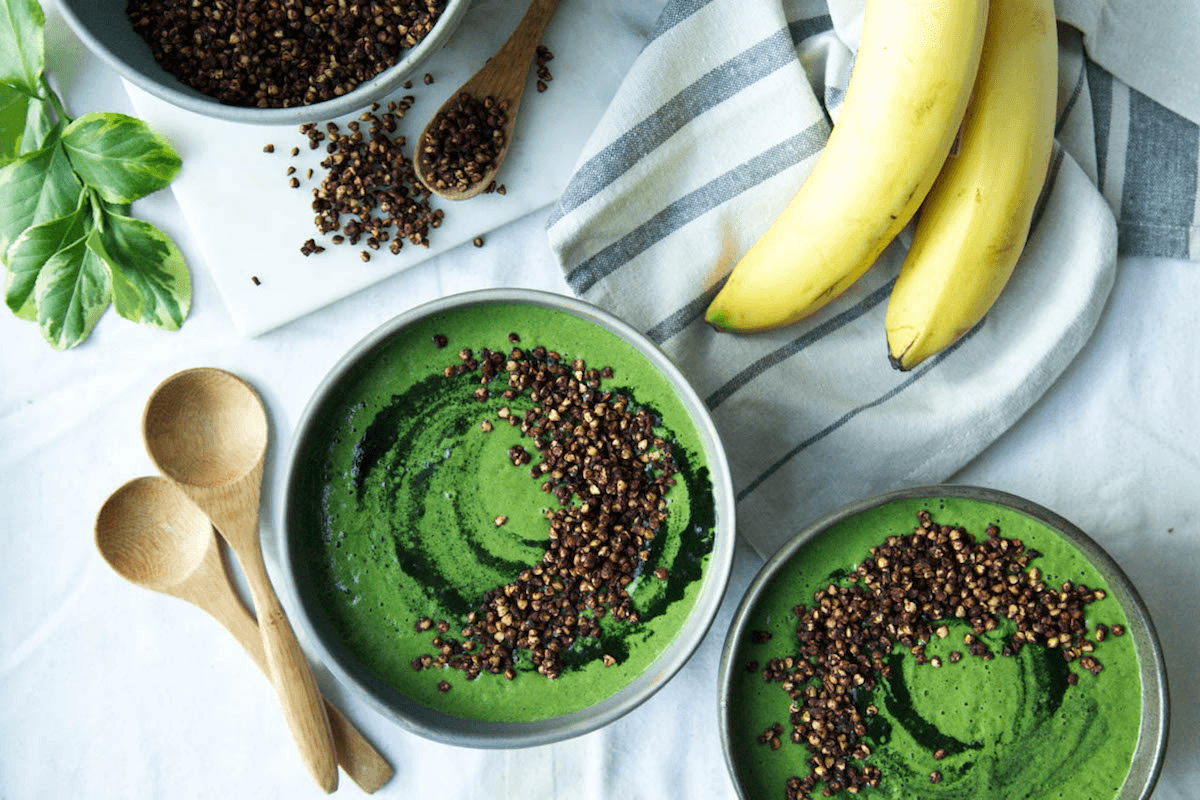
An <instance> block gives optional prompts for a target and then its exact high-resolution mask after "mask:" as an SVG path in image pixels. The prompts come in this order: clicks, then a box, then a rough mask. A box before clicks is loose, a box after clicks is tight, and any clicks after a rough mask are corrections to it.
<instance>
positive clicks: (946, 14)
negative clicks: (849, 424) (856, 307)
mask: <svg viewBox="0 0 1200 800" xmlns="http://www.w3.org/2000/svg"><path fill="white" fill-rule="evenodd" d="M987 7H988V2H987V0H867V5H866V14H865V17H864V19H863V32H862V39H861V43H860V45H859V49H858V55H857V56H856V57H855V63H854V70H853V72H852V73H851V75H850V84H849V86H848V87H847V88H846V97H845V101H844V104H843V106H842V109H841V113H840V114H839V116H838V120H837V124H836V125H834V128H833V132H832V133H831V134H830V137H829V141H828V142H827V143H826V146H825V149H824V150H823V151H822V152H821V155H820V156H819V157H818V159H817V163H816V165H814V167H813V171H812V172H811V173H810V174H809V175H808V177H807V178H806V179H805V181H804V183H803V184H802V185H801V187H800V189H799V191H798V192H797V194H796V196H795V197H794V198H793V199H792V201H791V202H790V203H789V204H788V206H787V208H785V209H784V211H783V213H782V214H781V215H780V216H779V218H778V219H777V220H776V221H775V222H774V223H773V224H772V225H771V227H770V228H769V229H768V230H767V231H766V233H764V234H763V235H762V237H761V238H759V240H758V241H757V242H756V243H755V244H754V245H753V247H751V248H750V250H749V251H748V252H747V253H746V254H745V255H744V256H743V257H742V259H741V260H740V261H738V263H737V264H736V265H734V268H733V271H732V272H731V273H730V274H729V278H728V279H727V280H726V282H725V285H724V286H723V287H722V288H721V290H720V292H718V293H717V296H716V297H715V298H714V299H713V302H712V304H711V305H710V306H709V308H708V311H707V313H706V315H705V318H706V319H707V320H708V322H709V323H710V324H712V325H713V326H714V327H716V328H718V329H722V330H731V331H754V330H761V329H764V328H773V327H777V326H780V325H787V324H790V323H792V322H795V321H796V320H799V319H801V318H803V317H805V316H808V315H809V314H811V313H812V312H814V311H816V310H817V309H819V308H820V307H822V306H823V305H825V303H827V302H829V301H830V300H832V299H833V298H834V297H836V296H837V295H839V294H840V293H841V292H842V291H844V290H845V289H846V288H847V287H849V286H850V285H851V284H852V283H854V281H856V280H857V279H858V278H859V276H861V275H862V274H863V273H864V272H866V270H867V268H868V267H870V266H871V264H872V263H873V262H874V261H875V259H876V258H877V257H878V256H879V254H880V253H881V252H882V251H883V249H884V248H885V247H887V245H888V243H889V242H891V240H892V239H893V238H894V237H895V236H896V234H897V233H898V232H899V231H900V229H901V228H903V227H904V226H905V225H906V224H907V223H908V221H909V220H910V219H911V218H912V215H913V214H914V212H915V211H916V209H917V207H918V206H919V205H920V204H921V201H922V200H923V199H924V197H925V194H926V193H927V192H928V191H929V187H930V186H931V185H932V184H933V181H934V178H936V177H937V174H938V171H939V170H940V169H941V167H942V164H943V163H944V162H945V159H946V154H947V153H948V152H949V150H950V145H951V144H952V143H953V141H954V137H955V135H956V134H957V132H958V127H959V124H960V123H961V121H962V118H963V113H964V112H965V110H966V107H967V101H968V99H969V98H970V94H971V86H972V84H973V83H974V80H975V72H976V69H977V68H978V64H979V56H980V51H981V49H982V47H983V38H984V29H985V26H986V23H987Z"/></svg>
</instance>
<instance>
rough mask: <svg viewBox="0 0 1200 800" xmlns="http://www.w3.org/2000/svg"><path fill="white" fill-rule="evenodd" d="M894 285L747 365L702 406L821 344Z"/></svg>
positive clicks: (723, 398) (712, 406)
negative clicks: (816, 344)
mask: <svg viewBox="0 0 1200 800" xmlns="http://www.w3.org/2000/svg"><path fill="white" fill-rule="evenodd" d="M895 282H896V281H895V279H892V280H890V281H888V282H887V283H885V284H884V285H883V286H880V287H879V288H878V289H876V290H875V291H873V292H871V293H870V294H869V295H867V296H866V297H864V298H863V299H862V300H861V301H859V302H857V303H855V304H854V305H853V306H851V307H850V308H848V309H846V310H845V311H843V312H841V313H840V314H838V315H837V316H834V317H830V318H829V319H828V320H826V321H825V322H823V323H821V324H820V325H817V326H816V327H814V328H812V329H810V330H807V331H805V332H804V334H803V335H801V336H800V337H798V338H796V339H793V340H792V341H790V342H788V343H787V344H785V345H784V346H783V347H780V348H778V349H776V350H775V351H774V352H771V353H768V354H767V355H765V356H763V357H762V358H760V359H758V360H757V361H755V362H754V363H753V364H751V365H749V366H748V367H746V368H745V369H743V370H742V371H741V372H739V373H738V374H737V375H734V376H733V378H732V379H730V380H728V381H726V383H725V385H724V386H721V387H720V388H718V389H717V390H716V391H715V392H713V393H712V394H710V395H709V396H708V397H706V398H705V400H704V402H705V404H706V405H707V406H708V408H709V410H710V411H711V410H715V409H716V408H717V406H719V405H721V404H722V403H724V402H725V401H726V400H728V399H729V398H730V397H732V396H733V395H734V394H735V393H736V392H737V391H738V390H739V389H741V388H742V387H744V386H746V385H747V384H749V383H750V382H751V381H753V380H754V379H755V378H757V377H758V376H759V375H762V374H763V373H765V372H767V371H769V370H770V369H771V368H772V367H774V366H775V365H776V364H778V363H780V362H782V361H786V360H787V359H789V358H791V357H792V356H794V355H796V354H797V353H799V352H800V351H802V350H804V349H805V348H806V347H808V346H809V345H811V344H814V343H815V342H818V341H820V340H821V339H823V338H825V337H826V336H828V335H829V334H830V333H833V332H834V331H836V330H837V329H838V328H841V327H843V326H845V325H849V324H850V323H851V322H853V321H854V320H856V319H858V318H859V317H861V316H863V315H864V314H866V313H867V312H868V311H870V310H871V309H872V308H875V306H877V305H879V304H880V303H882V302H883V301H885V300H887V299H888V297H889V296H890V295H891V292H892V284H894V283H895Z"/></svg>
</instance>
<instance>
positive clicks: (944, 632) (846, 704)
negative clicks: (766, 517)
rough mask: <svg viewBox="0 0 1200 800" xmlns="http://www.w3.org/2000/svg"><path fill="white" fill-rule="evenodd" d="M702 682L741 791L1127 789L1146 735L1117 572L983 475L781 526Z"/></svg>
mask: <svg viewBox="0 0 1200 800" xmlns="http://www.w3.org/2000/svg"><path fill="white" fill-rule="evenodd" d="M719 683H720V688H721V693H720V708H719V714H720V720H721V735H722V740H723V745H724V748H725V753H726V761H727V764H728V766H729V769H730V773H731V776H732V777H733V780H734V784H735V785H736V786H737V788H738V790H739V792H740V794H741V796H742V797H744V798H759V797H786V798H789V799H790V800H798V799H799V798H810V797H829V796H834V797H836V796H842V795H846V796H850V795H853V796H860V797H881V798H884V797H886V798H912V797H921V798H940V797H946V798H950V797H1004V798H1006V800H1017V799H1018V798H1028V800H1039V799H1042V798H1045V799H1046V800H1048V799H1049V798H1077V799H1078V800H1084V799H1085V798H1086V799H1087V800H1112V799H1114V798H1121V799H1122V800H1125V799H1127V798H1145V797H1148V796H1149V795H1150V792H1151V791H1152V789H1153V787H1154V783H1155V781H1156V779H1157V777H1158V773H1159V770H1160V767H1161V764H1162V758H1163V755H1164V752H1165V748H1166V730H1167V716H1168V701H1167V687H1166V673H1165V668H1164V663H1163V658H1162V653H1161V651H1160V648H1159V643H1158V639H1157V636H1156V634H1155V632H1154V626H1153V624H1152V622H1151V620H1150V618H1149V616H1148V614H1147V612H1146V608H1145V606H1144V605H1143V603H1142V601H1141V599H1140V598H1139V597H1138V594H1137V592H1136V591H1135V590H1134V588H1133V586H1132V585H1131V584H1130V582H1129V580H1128V578H1127V577H1126V576H1125V575H1124V573H1122V572H1121V570H1120V568H1119V567H1118V566H1117V565H1116V563H1114V562H1113V560H1112V559H1111V558H1110V557H1109V556H1108V555H1107V554H1106V553H1105V552H1104V551H1103V550H1102V549H1101V548H1100V547H1099V546H1098V545H1097V544H1096V543H1095V542H1094V541H1093V540H1092V539H1091V538H1089V537H1088V536H1087V535H1086V534H1084V533H1083V532H1082V531H1080V530H1079V529H1078V528H1076V527H1075V526H1073V525H1072V524H1071V523H1069V522H1067V521H1066V520H1064V519H1062V518H1061V517H1058V516H1057V515H1055V514H1054V513H1052V512H1050V511H1049V510H1047V509H1044V508H1042V507H1040V506H1037V505H1036V504H1034V503H1031V502H1029V501H1027V500H1024V499H1022V498H1019V497H1015V496H1013V495H1009V494H1006V493H1003V492H998V491H994V490H990V489H982V488H976V487H966V486H935V487H926V488H918V489H910V490H904V491H899V492H895V493H892V494H888V495H884V496H882V497H877V498H872V499H869V500H865V501H862V502H860V503H857V504H854V505H852V506H850V507H847V508H845V509H842V510H841V511H838V512H836V513H834V514H832V515H830V516H829V517H827V518H825V519H824V520H821V521H820V522H818V523H816V524H814V525H813V526H811V527H809V528H808V529H806V530H804V531H803V532H801V533H800V534H799V535H797V536H796V538H795V539H793V540H792V541H791V542H790V543H789V544H788V545H787V546H785V547H784V548H783V549H782V550H781V551H780V553H779V554H778V555H776V556H775V557H773V558H772V559H771V560H770V561H768V562H767V563H766V564H765V565H764V566H763V568H762V570H761V572H760V573H759V575H758V576H757V577H756V578H755V580H754V581H753V582H752V583H751V585H750V588H749V589H748V591H747V594H746V596H745V598H744V599H743V601H742V603H741V605H740V606H739V608H738V610H737V611H736V613H735V615H734V621H733V624H732V626H731V628H730V631H729V633H728V637H727V639H726V644H725V650H724V652H723V654H722V659H721V666H720V681H719Z"/></svg>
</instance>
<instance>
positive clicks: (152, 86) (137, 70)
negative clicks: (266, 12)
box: [58, 0, 471, 125]
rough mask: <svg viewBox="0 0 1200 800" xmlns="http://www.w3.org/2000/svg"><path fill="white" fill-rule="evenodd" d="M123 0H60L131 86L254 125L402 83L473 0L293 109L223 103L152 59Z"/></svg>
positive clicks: (320, 114)
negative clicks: (386, 57)
mask: <svg viewBox="0 0 1200 800" xmlns="http://www.w3.org/2000/svg"><path fill="white" fill-rule="evenodd" d="M125 5H126V0H59V3H58V6H59V8H60V9H61V10H62V14H63V17H64V18H65V19H66V21H67V24H68V25H69V26H70V27H71V29H72V30H73V31H74V32H75V35H77V36H78V37H79V38H80V39H81V40H83V42H84V44H86V45H87V46H88V48H90V49H91V50H92V52H94V53H95V54H96V55H98V56H99V57H100V58H101V59H102V60H104V61H105V62H106V63H107V64H108V65H109V66H110V67H112V68H113V69H115V70H116V71H117V72H118V73H120V75H121V76H122V77H124V78H125V79H127V80H128V81H130V82H131V83H133V84H134V85H135V86H137V87H139V88H141V89H144V90H145V91H147V92H149V93H150V94H152V95H155V96H156V97H158V98H160V99H162V100H165V101H167V102H168V103H172V104H174V105H176V106H179V107H180V108H183V109H186V110H188V111H193V112H195V113H197V114H204V115H206V116H210V117H215V118H217V119H224V120H230V121H232V122H243V123H248V124H253V125H295V124H300V123H305V122H313V121H322V120H330V119H333V118H335V117H339V116H342V115H343V114H349V113H353V112H357V111H361V110H362V109H364V108H366V107H367V106H369V105H371V103H373V102H375V101H376V100H379V99H380V98H383V97H385V96H387V95H388V94H390V93H391V92H393V91H395V90H396V89H399V88H400V85H401V84H403V83H404V81H406V80H408V79H409V78H411V77H412V76H414V75H416V74H417V72H418V70H419V69H420V68H421V65H422V64H423V63H424V62H425V61H426V60H427V59H428V58H429V57H430V56H431V55H432V54H433V53H435V52H437V51H438V49H440V48H441V47H442V45H444V44H445V43H446V42H447V41H448V40H449V39H450V37H451V36H452V35H453V33H454V30H455V28H456V27H458V24H459V22H460V21H461V19H462V17H463V14H465V13H466V11H467V8H468V7H469V6H470V5H471V0H447V2H446V8H445V11H444V12H443V13H442V16H441V18H440V19H439V20H438V23H437V25H435V26H434V28H433V30H432V31H431V32H430V33H429V35H428V36H426V37H425V38H424V39H423V40H421V41H420V42H419V43H418V44H417V45H416V46H415V47H413V48H411V49H409V50H407V51H405V53H404V56H403V57H402V58H401V59H400V61H399V62H397V63H396V64H394V65H393V66H391V67H389V68H388V69H386V70H384V71H383V72H381V73H379V74H378V75H376V76H375V77H374V78H372V79H371V80H369V81H366V82H364V83H362V84H360V85H359V86H357V87H356V88H355V89H353V90H351V91H349V92H347V93H346V94H344V95H342V96H340V97H337V98H334V99H331V100H325V101H322V102H320V103H313V104H311V105H306V106H296V107H294V108H250V107H244V106H232V105H226V104H224V103H221V102H220V101H218V100H216V99H215V98H213V97H209V96H207V95H205V94H202V93H200V92H198V91H196V90H195V89H192V88H191V87H189V86H187V85H185V84H184V83H182V82H181V81H180V80H179V79H177V78H176V77H175V76H173V75H171V74H170V73H168V72H167V71H166V70H164V69H163V68H162V67H160V66H159V65H158V63H157V62H156V61H155V60H154V56H153V55H152V54H151V52H150V47H149V46H148V45H147V44H146V43H145V42H144V41H143V40H142V38H141V37H140V36H138V34H137V33H135V32H134V30H133V26H132V25H131V24H130V23H129V19H128V17H127V16H126V15H125Z"/></svg>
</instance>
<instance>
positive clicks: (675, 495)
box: [281, 289, 734, 747]
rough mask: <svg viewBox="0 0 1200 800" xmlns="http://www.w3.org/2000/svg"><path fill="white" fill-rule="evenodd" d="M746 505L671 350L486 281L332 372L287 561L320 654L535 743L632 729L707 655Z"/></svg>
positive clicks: (461, 724)
mask: <svg viewBox="0 0 1200 800" xmlns="http://www.w3.org/2000/svg"><path fill="white" fill-rule="evenodd" d="M733 507H734V504H733V496H732V487H731V480H730V476H729V471H728V467H727V465H726V462H725V456H724V452H723V449H722V446H721V443H720V441H719V439H718V437H717V434H716V432H715V430H714V428H713V425H712V423H711V421H710V420H709V418H708V415H707V412H706V409H705V407H704V404H703V403H702V401H701V400H700V399H699V398H698V397H697V396H696V395H695V393H694V392H693V390H692V389H691V387H690V386H689V385H688V383H687V381H686V380H685V379H684V378H683V376H682V375H681V374H680V373H679V372H678V370H677V369H676V368H675V367H674V366H673V365H672V364H671V362H670V361H669V360H668V359H667V358H666V357H665V356H664V355H663V354H662V353H661V351H659V350H658V349H657V348H656V347H654V346H653V345H652V344H650V343H649V342H648V341H647V340H646V339H645V338H644V337H642V336H641V335H640V334H639V333H637V332H636V331H635V330H633V329H632V328H630V327H628V326H627V325H625V324H624V323H622V322H621V321H619V320H617V319H616V318H614V317H612V316H610V315H608V314H606V313H604V312H602V311H600V310H598V309H596V308H594V307H592V306H590V305H589V304H586V303H584V302H582V301H578V300H574V299H572V298H568V297H563V296H560V295H556V294H548V293H543V292H535V291H526V290H509V289H505V290H500V289H496V290H485V291H479V292H472V293H468V294H463V295H455V296H451V297H447V298H443V299H440V300H437V301H434V302H432V303H430V304H427V305H425V306H422V307H419V308H416V309H414V310H412V311H410V312H407V313H405V314H403V315H401V316H399V317H397V318H396V319H395V320H393V321H392V322H390V323H387V324H385V325H384V326H383V327H381V328H380V329H379V330H377V331H376V332H375V333H373V334H372V335H370V336H368V337H367V338H366V339H364V340H363V341H362V342H361V343H359V344H358V345H357V346H355V347H354V348H353V349H352V350H351V351H350V352H349V353H348V354H347V355H346V356H345V357H344V358H343V359H342V360H341V361H340V362H339V363H338V364H337V365H336V366H335V367H334V369H333V370H332V371H331V373H330V374H329V376H328V377H327V378H326V379H325V381H323V383H322V384H321V386H320V387H319V388H318V390H317V391H316V393H315V395H314V396H313V398H312V400H311V402H310V404H309V406H308V408H307V409H306V411H305V412H304V414H303V416H302V418H301V420H300V423H299V425H298V428H297V432H296V437H295V441H294V447H293V451H292V453H291V455H290V457H289V461H288V475H287V479H286V482H285V491H284V501H283V503H282V504H281V514H282V520H281V530H282V531H283V536H282V537H281V539H282V547H283V553H282V558H281V561H282V563H283V564H284V568H285V574H286V581H287V583H288V584H289V585H290V587H291V589H292V591H293V592H294V596H295V597H296V598H297V599H298V612H299V613H298V614H297V616H298V621H297V624H298V625H299V626H300V627H301V628H303V629H305V630H306V631H307V633H308V634H309V639H310V640H311V641H313V642H314V643H315V646H316V650H317V652H318V654H319V658H320V660H321V661H322V662H323V663H324V664H325V665H326V666H328V667H329V668H330V670H331V672H333V674H334V675H335V676H336V677H337V678H338V679H339V680H340V681H341V682H343V683H344V684H345V685H346V686H347V687H349V688H350V689H351V690H352V691H355V692H357V693H359V694H361V696H363V697H364V698H366V699H367V701H368V702H370V703H371V704H372V705H374V706H375V707H376V708H377V709H379V710H380V711H381V713H383V714H384V715H385V716H387V717H389V718H390V719H392V720H393V721H395V722H396V723H397V724H399V725H401V726H403V727H404V728H407V729H409V730H411V731H414V732H417V733H419V734H422V735H424V736H427V737H429V738H432V739H434V740H438V741H443V742H448V743H452V744H458V745H465V746H474V747H518V746H525V745H535V744H543V743H546V742H551V741H556V740H560V739H564V738H568V737H571V736H575V735H578V734H581V733H584V732H586V731H590V730H593V729H595V728H597V727H599V726H601V725H604V724H606V723H608V722H610V721H612V720H614V719H616V718H618V717H619V716H621V715H623V714H625V713H626V712H628V711H629V710H631V709H632V708H634V707H636V706H637V705H638V704H640V703H641V702H643V701H644V700H645V699H646V698H648V697H649V696H650V695H652V694H653V693H654V692H655V691H656V690H657V689H658V688H660V687H661V686H662V685H663V684H665V683H666V681H667V680H669V679H670V678H671V677H672V676H673V675H674V674H675V673H676V671H677V670H678V669H679V668H680V667H681V666H682V665H683V664H684V663H685V662H686V661H687V660H688V658H690V656H691V654H692V653H693V652H694V650H695V649H696V647H697V646H698V645H699V643H700V641H701V639H702V638H703V636H704V635H705V632H706V631H707V630H708V628H709V627H710V625H711V623H712V620H713V618H714V616H715V614H716V612H717V609H718V607H719V604H720V602H721V598H722V596H723V594H724V591H725V587H726V584H727V581H728V576H729V571H730V569H731V566H732V559H733V544H734V520H733V516H734V511H733Z"/></svg>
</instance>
